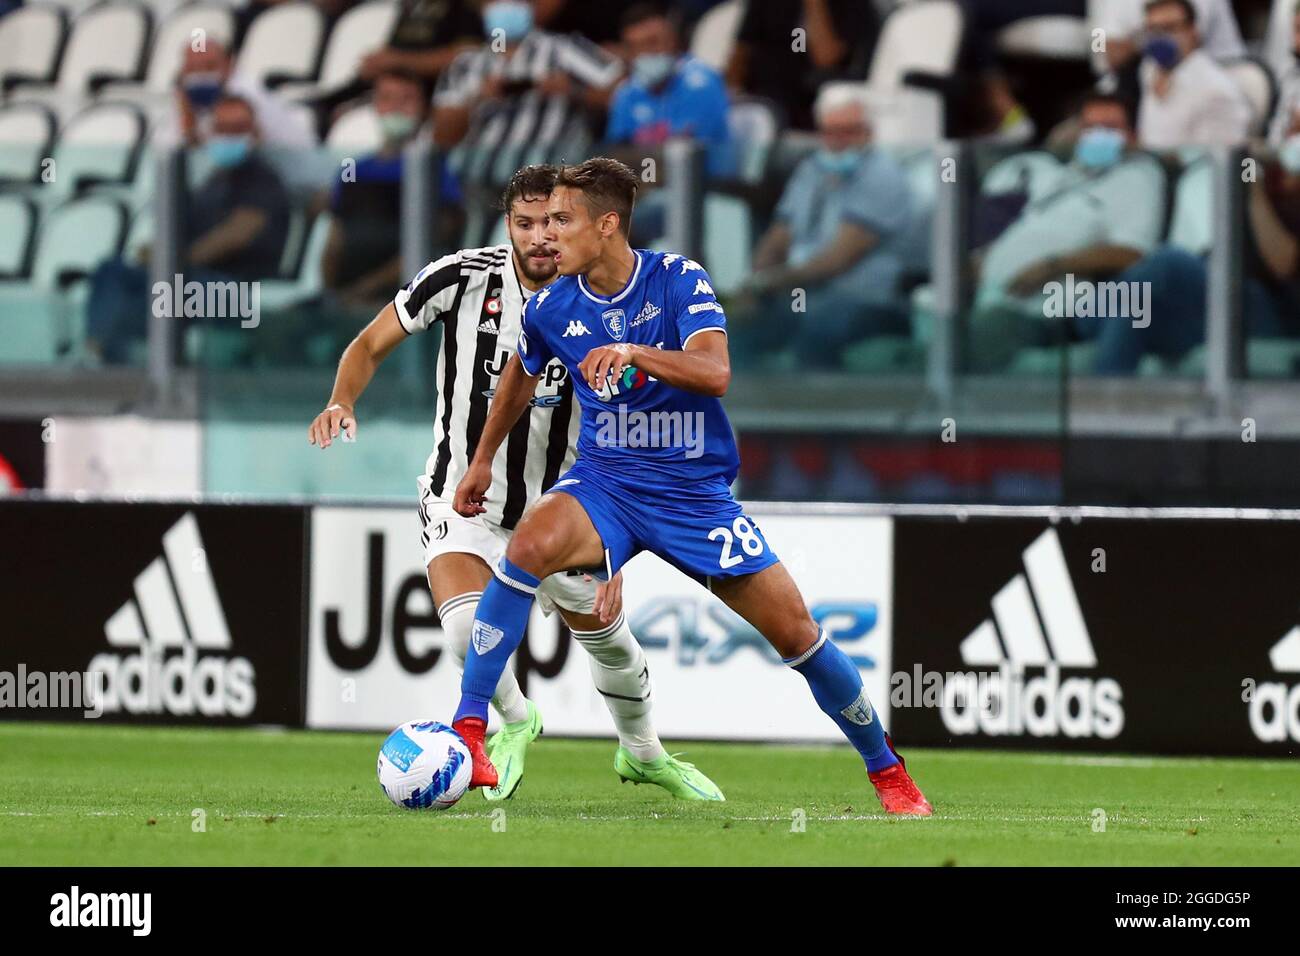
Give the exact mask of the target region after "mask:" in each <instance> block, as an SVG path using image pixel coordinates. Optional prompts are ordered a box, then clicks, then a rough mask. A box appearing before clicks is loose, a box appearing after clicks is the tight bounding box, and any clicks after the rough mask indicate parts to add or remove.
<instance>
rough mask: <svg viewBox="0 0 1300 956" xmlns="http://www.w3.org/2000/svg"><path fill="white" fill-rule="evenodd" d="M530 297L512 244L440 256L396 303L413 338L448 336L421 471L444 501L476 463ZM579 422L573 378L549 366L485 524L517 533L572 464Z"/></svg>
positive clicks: (502, 467) (509, 445)
mask: <svg viewBox="0 0 1300 956" xmlns="http://www.w3.org/2000/svg"><path fill="white" fill-rule="evenodd" d="M531 294H532V293H530V292H528V291H527V290H525V289H524V288H523V286H522V285H520V283H519V277H518V275H517V274H516V272H515V265H514V259H513V256H512V254H511V247H510V245H509V244H506V245H501V246H487V247H485V248H482V249H462V250H460V251H459V252H454V253H452V254H450V255H446V256H443V257H442V258H441V259H438V260H436V261H434V262H431V263H429V264H428V265H427V266H425V267H424V268H423V269H421V270H420V272H419V274H418V275H417V276H416V277H415V278H414V279H413V280H412V281H411V284H410V285H408V286H407V287H406V288H405V289H401V290H400V291H398V293H397V295H396V296H395V297H394V299H393V305H394V306H395V308H396V310H397V319H398V321H399V322H401V323H402V328H403V329H405V330H406V331H407V333H408V334H409V333H414V332H421V331H423V330H425V329H428V328H430V327H432V326H433V325H434V324H435V323H436V324H437V325H438V326H440V327H441V329H442V343H441V348H439V350H438V367H437V383H438V407H437V411H436V415H435V420H434V432H433V437H434V448H433V454H432V455H430V456H429V461H428V463H427V464H426V466H425V468H426V471H427V473H428V476H429V489H430V491H431V492H432V494H434V495H437V496H438V497H445V498H447V499H448V500H450V499H451V497H452V495H453V494H454V493H455V491H456V485H457V484H458V483H459V482H460V479H461V477H462V476H464V474H465V470H466V469H467V468H468V466H469V461H470V459H471V458H473V456H474V450H475V448H476V447H477V446H478V440H479V436H480V435H481V434H482V433H483V424H484V422H486V421H487V414H488V405H489V403H490V402H491V400H492V394H493V392H494V391H495V390H496V385H497V381H498V379H499V378H500V375H501V373H502V372H503V371H505V367H506V362H507V361H508V360H509V359H510V357H511V356H512V355H514V354H515V349H516V347H517V346H518V343H519V324H520V318H521V316H522V314H523V310H524V302H525V300H526V299H527V298H528V296H530V295H531ZM581 418H582V416H581V413H580V412H579V410H578V404H577V402H576V401H574V398H573V386H572V384H571V383H570V381H569V373H568V371H567V370H566V369H565V368H564V366H563V365H561V364H560V363H559V362H552V363H550V364H549V365H547V366H546V368H544V369H543V370H542V375H541V379H540V380H539V381H538V384H537V394H536V395H534V396H533V400H532V403H531V405H530V407H529V410H528V412H527V414H525V415H523V416H522V417H520V419H519V423H518V424H517V425H516V426H515V427H514V429H513V430H512V431H511V432H510V435H509V437H508V438H507V439H506V440H505V441H504V442H502V444H501V448H500V450H499V451H498V452H497V454H496V458H495V459H493V461H492V486H491V487H490V488H489V489H488V493H487V494H488V500H487V501H486V502H484V507H485V508H486V509H487V511H486V513H485V514H484V515H483V518H485V519H486V520H488V521H491V522H493V523H495V524H499V525H500V526H501V527H503V528H506V529H512V528H514V526H515V525H516V524H517V523H518V521H519V518H520V516H521V515H522V514H523V513H524V508H525V506H526V505H527V504H528V503H529V502H531V501H532V500H533V499H535V498H537V497H539V496H540V495H541V494H542V493H543V492H544V491H546V490H547V489H548V488H550V487H551V485H553V484H554V483H555V480H556V478H558V477H559V476H560V474H561V473H562V472H563V471H564V470H566V469H567V468H568V467H569V466H570V465H571V464H573V460H574V458H575V456H576V446H577V441H578V428H579V426H580V424H581Z"/></svg>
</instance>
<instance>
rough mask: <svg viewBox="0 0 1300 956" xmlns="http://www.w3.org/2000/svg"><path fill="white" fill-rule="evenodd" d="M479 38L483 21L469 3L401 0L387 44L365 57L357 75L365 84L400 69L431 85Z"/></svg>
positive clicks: (448, 0) (479, 39)
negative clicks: (380, 75) (381, 74)
mask: <svg viewBox="0 0 1300 956" xmlns="http://www.w3.org/2000/svg"><path fill="white" fill-rule="evenodd" d="M482 37H483V20H482V18H480V17H479V14H478V4H477V3H475V2H473V0H402V5H401V7H400V8H399V9H398V13H397V22H396V23H395V24H393V32H392V34H391V35H390V36H389V37H388V43H387V45H385V46H382V47H380V48H379V49H377V50H372V51H371V52H370V53H367V54H366V56H365V57H364V58H363V59H362V61H361V65H360V67H359V68H358V75H359V77H360V78H361V80H363V81H365V82H367V83H369V82H371V81H373V80H374V79H375V77H377V76H378V75H379V74H380V73H385V72H390V71H393V70H401V71H404V72H407V73H413V74H415V75H416V76H419V77H422V78H423V79H424V80H425V81H426V82H427V83H428V84H429V85H430V86H432V85H433V84H434V83H435V82H437V79H438V77H439V76H441V75H442V73H443V71H444V70H446V69H447V67H448V66H450V65H451V61H452V60H454V59H456V57H457V56H459V55H460V54H461V53H463V52H465V51H466V50H470V49H473V48H474V47H476V46H478V45H479V44H480V42H481V40H482ZM359 92H360V91H359V90H357V91H354V92H353V95H357V93H359Z"/></svg>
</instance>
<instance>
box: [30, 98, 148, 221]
mask: <svg viewBox="0 0 1300 956" xmlns="http://www.w3.org/2000/svg"><path fill="white" fill-rule="evenodd" d="M144 133H145V122H144V115H143V114H142V113H141V111H140V109H139V108H138V107H136V106H134V105H133V104H131V103H97V104H95V105H94V106H91V107H88V108H87V109H85V110H83V111H82V112H80V113H78V114H77V115H76V116H74V117H73V118H72V119H70V120H69V121H68V122H67V123H66V124H65V125H64V127H63V130H62V131H61V132H60V133H59V138H58V142H57V143H56V144H55V147H54V169H55V174H56V177H55V181H54V183H53V184H51V189H50V194H51V195H50V199H51V200H62V199H65V198H67V197H69V196H72V195H74V194H76V193H77V192H78V191H79V190H82V189H84V188H86V187H88V186H98V185H114V186H123V187H124V186H126V185H127V184H129V183H130V182H131V180H132V178H133V177H134V175H135V168H136V162H137V160H138V158H139V152H140V145H141V143H142V142H143V140H144Z"/></svg>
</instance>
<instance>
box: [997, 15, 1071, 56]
mask: <svg viewBox="0 0 1300 956" xmlns="http://www.w3.org/2000/svg"><path fill="white" fill-rule="evenodd" d="M1091 40H1092V31H1091V30H1090V29H1089V27H1088V21H1087V20H1086V19H1084V18H1083V17H1069V16H1043V17H1026V18H1025V19H1023V20H1017V21H1016V22H1015V23H1013V24H1011V26H1009V27H1006V28H1005V29H1003V30H1002V31H1001V32H1000V33H999V34H998V40H997V43H998V50H999V52H1001V53H1004V54H1008V55H1010V56H1023V57H1040V58H1042V59H1050V60H1078V61H1080V62H1085V61H1086V60H1087V59H1088V57H1089V55H1090V51H1091V45H1090V44H1091Z"/></svg>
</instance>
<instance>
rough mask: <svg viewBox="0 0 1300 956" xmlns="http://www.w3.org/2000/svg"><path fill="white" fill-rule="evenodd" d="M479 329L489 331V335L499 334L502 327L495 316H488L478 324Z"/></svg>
mask: <svg viewBox="0 0 1300 956" xmlns="http://www.w3.org/2000/svg"><path fill="white" fill-rule="evenodd" d="M478 330H479V331H480V332H487V333H488V334H489V335H497V334H498V333H500V331H501V327H500V326H499V325H497V320H496V318H495V317H494V316H488V317H487V318H486V319H484V320H483V321H482V322H480V323H479V324H478Z"/></svg>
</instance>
